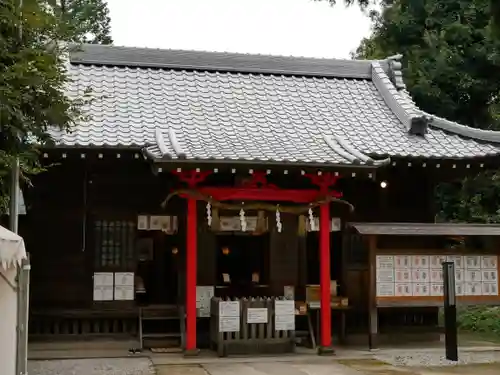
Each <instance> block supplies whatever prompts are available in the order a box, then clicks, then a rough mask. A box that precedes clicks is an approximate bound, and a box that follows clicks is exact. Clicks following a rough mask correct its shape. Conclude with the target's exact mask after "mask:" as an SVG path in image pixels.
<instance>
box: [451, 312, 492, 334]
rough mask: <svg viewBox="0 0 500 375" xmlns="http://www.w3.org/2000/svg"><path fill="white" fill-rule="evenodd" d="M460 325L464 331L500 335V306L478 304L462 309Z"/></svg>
mask: <svg viewBox="0 0 500 375" xmlns="http://www.w3.org/2000/svg"><path fill="white" fill-rule="evenodd" d="M457 323H458V327H459V329H460V330H462V331H469V332H478V333H487V334H493V335H495V336H500V307H496V306H495V307H489V306H476V307H467V308H463V309H460V310H459V311H458V313H457Z"/></svg>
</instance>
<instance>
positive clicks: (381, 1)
mask: <svg viewBox="0 0 500 375" xmlns="http://www.w3.org/2000/svg"><path fill="white" fill-rule="evenodd" d="M315 1H328V2H329V3H330V4H331V5H336V4H337V3H338V2H339V0H315ZM343 2H344V4H346V5H347V6H350V5H353V4H357V5H358V6H359V7H360V8H361V9H362V10H365V9H367V8H369V7H370V6H371V5H380V6H381V7H386V6H390V5H392V4H393V3H394V2H395V1H394V0H343ZM412 3H413V4H414V5H420V6H424V5H425V4H426V0H413V1H412ZM489 8H490V11H489V13H488V14H489V17H490V20H491V21H492V22H491V23H492V26H493V30H494V32H495V33H496V34H497V35H500V1H498V0H489ZM371 13H372V15H373V16H375V15H376V12H375V11H373V12H371Z"/></svg>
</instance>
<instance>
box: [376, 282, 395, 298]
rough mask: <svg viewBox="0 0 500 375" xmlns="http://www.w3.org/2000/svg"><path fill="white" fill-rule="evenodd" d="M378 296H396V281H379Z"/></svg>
mask: <svg viewBox="0 0 500 375" xmlns="http://www.w3.org/2000/svg"><path fill="white" fill-rule="evenodd" d="M377 297H394V283H377Z"/></svg>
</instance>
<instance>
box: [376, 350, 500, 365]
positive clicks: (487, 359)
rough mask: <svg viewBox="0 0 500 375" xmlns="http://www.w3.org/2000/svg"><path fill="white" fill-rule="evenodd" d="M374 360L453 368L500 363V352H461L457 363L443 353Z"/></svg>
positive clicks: (394, 355)
mask: <svg viewBox="0 0 500 375" xmlns="http://www.w3.org/2000/svg"><path fill="white" fill-rule="evenodd" d="M375 359H377V360H379V361H383V362H387V363H390V364H391V365H394V366H410V367H431V366H455V365H469V364H480V363H494V362H500V351H488V352H486V351H485V352H462V353H459V354H458V362H454V361H449V360H447V359H446V358H445V356H444V354H443V353H440V352H437V353H425V352H424V353H418V352H417V353H416V352H415V351H413V352H398V353H391V354H380V355H376V356H375Z"/></svg>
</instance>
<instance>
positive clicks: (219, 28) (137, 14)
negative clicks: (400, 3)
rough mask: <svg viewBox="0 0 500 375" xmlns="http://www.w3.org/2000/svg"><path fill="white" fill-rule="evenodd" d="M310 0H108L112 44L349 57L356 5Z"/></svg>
mask: <svg viewBox="0 0 500 375" xmlns="http://www.w3.org/2000/svg"><path fill="white" fill-rule="evenodd" d="M338 2H339V3H340V4H339V5H337V6H335V7H333V8H332V7H330V6H329V5H328V3H327V2H323V3H322V2H314V1H313V0H108V5H109V9H110V12H111V20H112V21H111V26H112V36H113V39H114V43H115V45H121V46H135V47H152V48H173V49H194V50H205V51H228V52H243V53H261V54H274V55H293V56H308V57H336V58H348V57H349V53H350V52H351V51H353V50H355V49H356V47H357V46H358V45H359V42H360V40H361V39H362V38H363V37H365V36H368V35H369V33H370V20H369V18H368V17H367V16H366V15H364V14H363V13H362V12H361V11H360V10H359V9H358V8H356V7H351V8H345V6H344V5H343V4H342V0H339V1H338Z"/></svg>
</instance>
